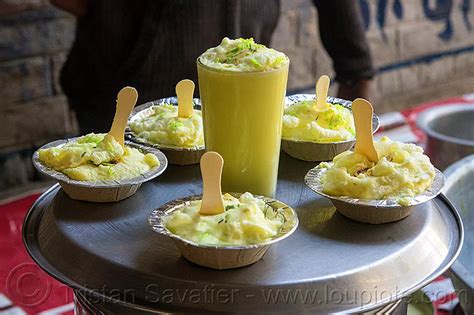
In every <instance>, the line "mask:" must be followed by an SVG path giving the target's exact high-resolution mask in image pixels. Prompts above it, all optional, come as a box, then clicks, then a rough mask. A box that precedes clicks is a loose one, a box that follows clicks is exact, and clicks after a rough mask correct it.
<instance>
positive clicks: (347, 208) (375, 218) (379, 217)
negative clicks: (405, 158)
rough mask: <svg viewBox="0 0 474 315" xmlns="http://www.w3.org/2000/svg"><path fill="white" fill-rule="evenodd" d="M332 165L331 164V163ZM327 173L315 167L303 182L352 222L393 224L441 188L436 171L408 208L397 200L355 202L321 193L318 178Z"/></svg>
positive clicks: (343, 197) (441, 178)
mask: <svg viewBox="0 0 474 315" xmlns="http://www.w3.org/2000/svg"><path fill="white" fill-rule="evenodd" d="M330 164H331V165H332V163H330ZM326 171H327V169H326V168H318V167H315V168H313V169H311V170H309V172H308V173H307V174H306V176H305V178H304V181H305V183H306V185H307V186H308V187H309V188H310V189H311V190H313V191H314V192H316V193H317V194H319V195H321V196H324V197H326V198H329V199H330V200H331V201H332V203H333V204H334V206H335V207H336V210H337V211H338V212H339V213H341V214H342V215H343V216H345V217H348V218H350V219H352V220H354V221H358V222H363V223H371V224H382V223H388V222H394V221H398V220H401V219H403V218H405V217H407V216H408V215H409V214H410V213H411V212H412V211H413V210H415V209H417V208H420V207H421V206H422V205H423V204H424V203H426V202H428V201H430V200H431V199H433V198H435V197H436V196H437V195H438V194H439V193H440V192H441V190H442V188H443V186H444V175H443V173H441V171H439V170H438V169H435V173H436V174H435V177H434V179H433V183H432V184H431V187H430V188H429V189H428V190H426V191H425V192H424V193H422V194H420V195H417V196H415V197H412V198H411V202H410V204H409V205H406V206H405V205H403V206H402V205H400V204H398V203H397V199H396V198H389V199H383V200H375V199H357V198H352V197H347V196H331V195H328V194H326V193H324V192H323V187H322V183H321V176H322V175H323V174H324V173H325V172H326Z"/></svg>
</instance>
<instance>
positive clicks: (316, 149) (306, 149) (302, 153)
mask: <svg viewBox="0 0 474 315" xmlns="http://www.w3.org/2000/svg"><path fill="white" fill-rule="evenodd" d="M315 98H316V96H315V95H314V94H294V95H290V96H287V97H286V98H285V108H286V107H289V106H293V105H294V104H297V103H299V102H303V101H308V100H314V99H315ZM327 102H328V103H330V104H340V105H342V106H344V107H345V108H347V109H349V110H351V111H352V102H351V101H347V100H343V99H340V98H336V97H332V96H329V97H328V98H327ZM379 125H380V122H379V117H378V116H377V115H376V114H375V113H374V115H373V118H372V130H373V132H374V133H375V132H376V131H377V130H378V129H379ZM354 143H355V138H353V139H350V140H344V141H338V142H329V143H323V142H322V143H318V142H313V141H298V140H293V139H284V138H282V143H281V145H282V149H283V151H285V152H286V153H287V154H288V155H290V156H292V157H294V158H297V159H300V160H303V161H310V162H319V161H329V160H332V159H333V158H334V157H335V156H336V155H338V154H339V153H342V152H344V151H347V150H350V149H351V148H352V147H353V146H354Z"/></svg>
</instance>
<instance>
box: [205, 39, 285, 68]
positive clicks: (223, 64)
mask: <svg viewBox="0 0 474 315" xmlns="http://www.w3.org/2000/svg"><path fill="white" fill-rule="evenodd" d="M199 61H200V62H201V63H202V64H203V65H205V66H208V67H210V68H213V69H216V70H226V71H235V72H260V71H266V70H271V69H278V68H281V67H282V66H283V65H286V64H288V62H289V59H288V57H286V56H285V54H284V53H282V52H279V51H276V50H275V49H271V48H267V47H266V46H264V45H261V44H257V43H255V42H254V40H253V38H248V39H244V38H238V39H229V38H227V37H224V39H222V42H221V43H220V45H219V46H216V47H213V48H209V49H208V50H207V51H206V52H204V53H203V54H202V55H201V56H200V57H199Z"/></svg>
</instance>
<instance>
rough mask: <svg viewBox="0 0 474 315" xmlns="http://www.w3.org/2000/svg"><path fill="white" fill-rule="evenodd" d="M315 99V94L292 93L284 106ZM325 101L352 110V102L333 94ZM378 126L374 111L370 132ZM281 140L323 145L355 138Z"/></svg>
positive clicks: (346, 141) (351, 140)
mask: <svg viewBox="0 0 474 315" xmlns="http://www.w3.org/2000/svg"><path fill="white" fill-rule="evenodd" d="M315 99H316V95H315V94H294V95H289V96H287V97H285V108H287V107H290V106H293V105H294V104H296V103H299V102H302V101H312V100H315ZM327 102H328V103H329V104H340V105H342V106H344V107H345V108H347V109H348V110H350V111H351V112H352V102H351V101H348V100H343V99H342V98H337V97H333V96H328V98H327ZM379 127H380V121H379V117H378V116H377V115H376V114H375V113H374V114H373V116H372V133H376V132H377V130H379ZM282 139H283V140H286V141H292V142H298V143H311V144H319V145H325V144H330V145H332V144H341V143H348V142H354V141H355V138H353V139H349V140H344V141H337V142H315V141H300V140H293V139H286V138H282Z"/></svg>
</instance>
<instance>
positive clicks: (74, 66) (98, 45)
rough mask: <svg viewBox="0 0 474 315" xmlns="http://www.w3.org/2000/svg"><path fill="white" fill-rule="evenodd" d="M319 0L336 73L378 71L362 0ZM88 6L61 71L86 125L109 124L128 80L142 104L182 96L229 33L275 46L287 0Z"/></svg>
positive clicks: (157, 0) (110, 1)
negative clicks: (202, 60) (180, 87)
mask: <svg viewBox="0 0 474 315" xmlns="http://www.w3.org/2000/svg"><path fill="white" fill-rule="evenodd" d="M314 3H315V5H316V6H317V8H318V13H319V24H320V33H321V39H322V41H323V44H324V46H325V48H326V49H327V51H328V53H329V54H330V56H331V57H332V59H333V62H334V69H335V71H336V79H337V80H342V81H350V80H358V79H362V78H370V77H371V76H372V75H373V68H372V64H371V58H370V52H369V48H368V45H367V42H366V41H365V37H364V31H363V27H362V21H361V17H360V13H359V11H358V6H357V1H354V0H331V1H328V0H319V1H318V0H315V1H314ZM88 5H89V6H88V10H87V14H86V15H85V16H84V17H80V18H78V21H77V28H76V40H75V42H74V44H73V47H72V48H71V51H70V53H69V56H68V58H67V61H66V63H65V65H64V67H63V69H62V73H61V84H62V87H63V90H64V92H65V94H66V95H67V96H68V99H69V101H70V104H71V105H72V107H73V108H74V110H75V111H76V113H77V117H78V120H79V124H80V126H81V132H89V131H92V130H95V131H101V130H104V129H107V126H109V125H110V124H109V122H110V121H111V119H112V116H113V113H114V109H115V97H116V94H117V92H118V91H119V90H120V88H122V87H123V86H126V85H130V86H134V87H135V88H137V90H138V92H139V101H138V104H140V103H143V102H146V101H150V100H154V99H158V98H161V97H166V96H171V95H174V94H175V92H174V89H175V85H176V83H177V82H178V81H179V80H181V79H184V78H189V79H192V80H193V81H194V82H196V83H197V70H196V58H197V57H198V56H199V55H200V54H201V53H203V52H204V51H205V50H206V49H208V48H210V47H214V46H217V45H218V44H219V43H220V41H221V40H222V38H223V37H225V36H227V37H230V38H238V37H244V38H247V37H253V38H254V39H255V41H256V42H259V43H262V44H265V45H267V46H268V45H270V40H271V36H272V34H273V31H274V29H275V27H276V24H277V22H278V18H279V12H280V1H279V0H148V1H146V0H141V1H127V0H100V1H89V4H88ZM104 103H106V104H104ZM99 107H100V108H99ZM92 115H96V116H100V117H101V118H102V119H100V121H99V122H98V123H95V124H90V123H88V122H87V120H90V121H92V122H94V121H95V122H97V121H98V120H99V119H98V118H97V117H94V116H92ZM86 124H88V125H89V127H85V126H86ZM99 126H100V130H98V128H99Z"/></svg>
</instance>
